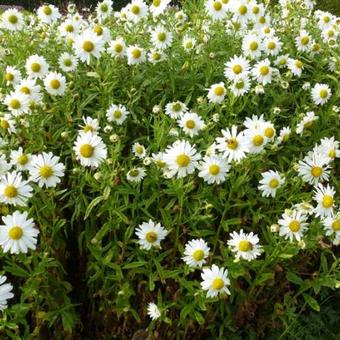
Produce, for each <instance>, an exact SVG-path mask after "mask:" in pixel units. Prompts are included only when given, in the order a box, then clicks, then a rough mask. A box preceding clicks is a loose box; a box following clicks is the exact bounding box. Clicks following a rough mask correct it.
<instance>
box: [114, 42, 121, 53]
mask: <svg viewBox="0 0 340 340" xmlns="http://www.w3.org/2000/svg"><path fill="white" fill-rule="evenodd" d="M114 50H115V52H116V53H121V52H122V51H123V46H122V44H116V45H115V47H114Z"/></svg>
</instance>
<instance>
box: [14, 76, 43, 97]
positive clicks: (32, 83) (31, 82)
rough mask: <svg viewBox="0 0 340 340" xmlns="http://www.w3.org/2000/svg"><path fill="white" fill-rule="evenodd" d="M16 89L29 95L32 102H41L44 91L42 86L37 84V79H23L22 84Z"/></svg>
mask: <svg viewBox="0 0 340 340" xmlns="http://www.w3.org/2000/svg"><path fill="white" fill-rule="evenodd" d="M15 91H17V92H20V93H23V94H25V95H27V96H28V99H29V101H30V102H34V103H41V102H42V97H43V95H42V93H41V86H40V85H38V84H37V82H36V79H34V78H33V79H30V78H27V79H23V80H22V81H21V82H20V84H18V85H17V86H16V87H15Z"/></svg>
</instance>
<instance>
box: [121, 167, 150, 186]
mask: <svg viewBox="0 0 340 340" xmlns="http://www.w3.org/2000/svg"><path fill="white" fill-rule="evenodd" d="M145 175H146V172H145V169H144V168H140V167H135V168H132V169H131V170H129V171H128V173H127V174H126V179H127V180H128V181H129V182H135V183H139V182H140V181H141V180H142V179H143V178H144V177H145Z"/></svg>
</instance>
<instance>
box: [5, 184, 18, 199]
mask: <svg viewBox="0 0 340 340" xmlns="http://www.w3.org/2000/svg"><path fill="white" fill-rule="evenodd" d="M17 194H18V190H17V188H16V187H15V186H14V185H7V186H6V187H5V189H4V196H5V197H7V198H14V197H16V196H17Z"/></svg>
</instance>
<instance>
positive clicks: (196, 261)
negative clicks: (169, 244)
mask: <svg viewBox="0 0 340 340" xmlns="http://www.w3.org/2000/svg"><path fill="white" fill-rule="evenodd" d="M209 251H210V248H209V246H208V244H207V243H206V242H205V241H204V240H203V239H201V238H200V239H197V240H191V241H189V242H188V243H187V244H186V245H185V250H184V256H183V257H182V259H183V261H184V262H185V263H186V264H187V265H188V266H189V267H191V268H195V267H202V266H203V265H204V264H205V263H206V259H207V257H208V256H209Z"/></svg>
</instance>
